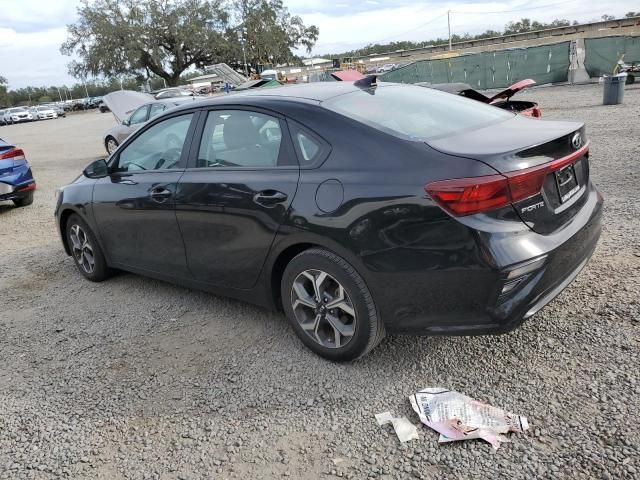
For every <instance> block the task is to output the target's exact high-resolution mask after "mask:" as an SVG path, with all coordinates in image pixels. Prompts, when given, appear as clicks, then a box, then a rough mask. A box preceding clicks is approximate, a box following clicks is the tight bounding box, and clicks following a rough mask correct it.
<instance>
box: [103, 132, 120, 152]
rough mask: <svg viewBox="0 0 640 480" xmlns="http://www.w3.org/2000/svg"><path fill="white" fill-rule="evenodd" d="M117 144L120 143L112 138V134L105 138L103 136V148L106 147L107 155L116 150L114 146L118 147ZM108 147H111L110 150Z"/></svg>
mask: <svg viewBox="0 0 640 480" xmlns="http://www.w3.org/2000/svg"><path fill="white" fill-rule="evenodd" d="M118 145H120V144H119V143H118V141H117V140H116V139H115V138H113V137H112V136H108V137H107V138H105V140H104V148H106V149H107V153H108V154H109V155H111V154H112V153H113V152H115V151H116V148H118ZM110 148H111V150H110Z"/></svg>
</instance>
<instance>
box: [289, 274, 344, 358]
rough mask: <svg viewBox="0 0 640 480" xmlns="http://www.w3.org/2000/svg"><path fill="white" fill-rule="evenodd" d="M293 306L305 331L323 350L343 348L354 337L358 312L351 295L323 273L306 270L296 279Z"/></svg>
mask: <svg viewBox="0 0 640 480" xmlns="http://www.w3.org/2000/svg"><path fill="white" fill-rule="evenodd" d="M291 306H292V308H293V313H294V314H295V317H296V320H297V321H298V323H299V324H300V326H301V327H302V329H303V330H304V332H305V333H306V334H307V335H308V336H309V337H310V338H311V339H313V340H314V341H315V342H317V343H319V344H320V345H322V346H323V347H326V348H340V347H344V346H345V345H347V344H348V343H349V342H350V341H351V339H352V338H353V336H354V334H355V329H356V312H355V309H354V307H353V302H352V301H351V298H350V297H349V294H348V293H347V291H346V290H345V288H344V287H343V286H342V285H341V284H340V282H338V281H337V280H336V279H335V278H334V277H332V276H331V275H329V274H328V273H326V272H323V271H322V270H315V269H314V270H305V271H303V272H302V273H300V274H299V275H298V276H297V277H296V279H295V280H294V281H293V285H292V287H291Z"/></svg>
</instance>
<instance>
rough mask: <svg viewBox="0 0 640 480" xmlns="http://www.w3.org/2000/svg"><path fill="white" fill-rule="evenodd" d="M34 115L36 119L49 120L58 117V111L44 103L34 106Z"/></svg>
mask: <svg viewBox="0 0 640 480" xmlns="http://www.w3.org/2000/svg"><path fill="white" fill-rule="evenodd" d="M36 115H37V118H38V120H50V119H52V118H58V113H57V112H56V111H55V110H54V109H53V108H52V107H49V106H45V105H40V106H39V107H36Z"/></svg>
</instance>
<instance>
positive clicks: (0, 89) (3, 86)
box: [0, 75, 9, 107]
mask: <svg viewBox="0 0 640 480" xmlns="http://www.w3.org/2000/svg"><path fill="white" fill-rule="evenodd" d="M6 106H9V96H8V95H7V79H6V78H4V77H3V76H2V75H0V107H6Z"/></svg>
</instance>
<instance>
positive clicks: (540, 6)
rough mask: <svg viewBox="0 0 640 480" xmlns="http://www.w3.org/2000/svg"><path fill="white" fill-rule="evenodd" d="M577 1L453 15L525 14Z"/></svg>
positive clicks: (457, 12)
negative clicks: (528, 11) (529, 11)
mask: <svg viewBox="0 0 640 480" xmlns="http://www.w3.org/2000/svg"><path fill="white" fill-rule="evenodd" d="M576 1H577V0H565V1H564V2H556V3H548V4H546V5H538V6H537V7H526V8H516V9H513V10H498V11H495V12H459V11H457V10H452V11H451V13H456V14H459V15H489V14H492V15H493V14H496V13H514V12H524V11H527V10H539V9H541V8H549V7H556V6H558V5H565V4H567V3H573V2H576Z"/></svg>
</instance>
